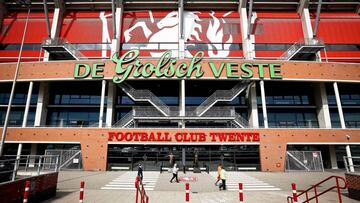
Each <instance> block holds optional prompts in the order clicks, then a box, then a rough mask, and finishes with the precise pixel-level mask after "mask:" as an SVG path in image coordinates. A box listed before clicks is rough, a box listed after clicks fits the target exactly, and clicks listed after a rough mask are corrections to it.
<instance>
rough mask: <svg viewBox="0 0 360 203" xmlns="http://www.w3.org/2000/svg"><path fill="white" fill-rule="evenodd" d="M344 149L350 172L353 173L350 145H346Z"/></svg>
mask: <svg viewBox="0 0 360 203" xmlns="http://www.w3.org/2000/svg"><path fill="white" fill-rule="evenodd" d="M345 149H346V156H347V158H348V164H349V169H350V172H355V168H354V163H353V160H352V156H351V149H350V145H346V147H345Z"/></svg>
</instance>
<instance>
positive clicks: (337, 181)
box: [335, 177, 346, 203]
mask: <svg viewBox="0 0 360 203" xmlns="http://www.w3.org/2000/svg"><path fill="white" fill-rule="evenodd" d="M335 179H336V190H337V193H338V197H339V203H342V199H341V193H340V187H339V178H338V177H335ZM345 184H346V183H345Z"/></svg>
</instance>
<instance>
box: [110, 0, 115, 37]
mask: <svg viewBox="0 0 360 203" xmlns="http://www.w3.org/2000/svg"><path fill="white" fill-rule="evenodd" d="M115 1H116V0H112V1H111V12H112V20H113V39H116V15H115V12H116V3H115Z"/></svg>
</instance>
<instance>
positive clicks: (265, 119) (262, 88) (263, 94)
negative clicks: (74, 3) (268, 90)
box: [260, 80, 269, 128]
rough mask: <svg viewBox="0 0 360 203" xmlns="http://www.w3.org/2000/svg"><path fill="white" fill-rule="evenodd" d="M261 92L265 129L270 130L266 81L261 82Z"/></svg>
mask: <svg viewBox="0 0 360 203" xmlns="http://www.w3.org/2000/svg"><path fill="white" fill-rule="evenodd" d="M260 92H261V105H262V111H263V117H264V128H269V123H268V116H267V109H266V98H265V85H264V80H260Z"/></svg>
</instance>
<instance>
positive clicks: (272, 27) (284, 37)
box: [254, 18, 304, 44]
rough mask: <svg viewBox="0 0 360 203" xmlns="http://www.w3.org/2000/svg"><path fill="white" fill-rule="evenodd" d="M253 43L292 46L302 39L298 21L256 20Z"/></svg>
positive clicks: (288, 19)
mask: <svg viewBox="0 0 360 203" xmlns="http://www.w3.org/2000/svg"><path fill="white" fill-rule="evenodd" d="M254 32H255V43H274V44H275V43H285V44H292V43H294V42H297V41H299V40H301V39H302V38H304V35H303V32H302V27H301V20H300V19H290V18H287V19H275V18H258V19H257V20H256V24H255V29H254Z"/></svg>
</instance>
